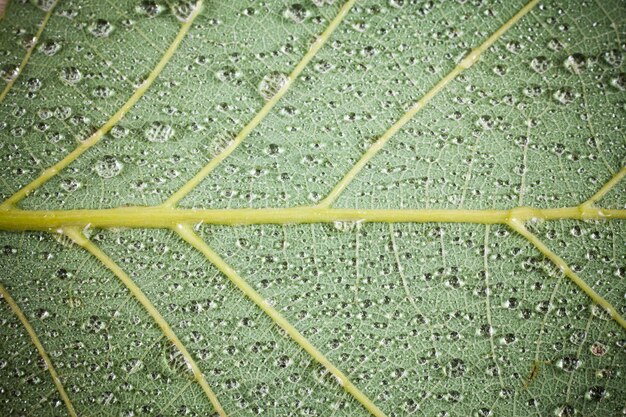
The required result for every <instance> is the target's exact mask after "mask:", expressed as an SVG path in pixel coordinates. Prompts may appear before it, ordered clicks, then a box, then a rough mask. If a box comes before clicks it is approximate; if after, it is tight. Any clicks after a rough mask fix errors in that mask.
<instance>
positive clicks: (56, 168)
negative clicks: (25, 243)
mask: <svg viewBox="0 0 626 417" xmlns="http://www.w3.org/2000/svg"><path fill="white" fill-rule="evenodd" d="M202 2H203V0H198V2H197V3H196V6H195V8H194V11H193V13H192V14H191V15H190V16H189V19H188V20H187V21H186V22H185V23H184V24H183V25H182V26H181V28H180V31H179V32H178V34H177V35H176V38H174V41H173V42H172V43H171V45H170V46H169V48H167V50H166V51H165V53H164V54H163V56H162V57H161V59H160V60H159V62H158V63H157V64H156V66H155V67H154V69H153V70H152V71H151V72H150V74H149V75H148V77H147V78H146V80H145V81H144V82H143V83H142V84H141V86H140V87H139V88H137V89H136V90H135V92H134V93H133V94H132V95H131V96H130V98H129V99H128V100H127V101H126V103H124V104H123V105H122V107H120V109H119V110H118V111H117V112H115V114H114V115H113V116H111V118H110V119H109V120H107V122H106V123H105V124H103V125H102V126H101V127H100V128H99V129H98V130H96V131H95V132H94V133H93V134H92V135H91V136H89V137H88V138H87V139H85V140H84V141H82V142H81V143H80V145H78V146H77V147H76V149H74V150H73V151H72V152H70V153H69V154H68V155H67V156H66V157H65V158H63V159H61V160H60V161H59V162H57V163H56V164H54V165H52V166H51V167H49V168H47V169H45V170H44V171H43V172H42V173H41V175H40V176H39V177H37V178H35V179H34V180H33V181H31V182H30V183H29V184H27V185H25V186H24V187H22V188H21V189H19V190H18V191H17V192H16V193H15V194H13V195H12V196H10V197H9V198H8V199H6V200H5V201H4V202H3V203H2V204H0V210H2V209H7V208H10V207H12V206H14V205H15V204H17V203H18V202H19V201H21V200H22V199H23V198H24V197H26V196H27V195H28V194H30V193H31V192H33V191H34V190H36V189H37V188H39V187H41V186H42V185H43V184H45V183H46V182H47V181H48V180H50V178H52V177H54V176H55V175H57V174H58V173H59V172H60V171H61V170H63V169H64V168H65V167H67V166H68V165H69V164H71V163H72V162H74V161H75V160H76V159H77V158H78V157H79V156H81V155H82V154H83V153H84V152H85V151H86V150H87V149H89V148H91V147H92V146H94V145H95V144H96V143H98V142H100V140H101V139H102V137H103V136H104V135H106V134H107V132H108V131H109V130H111V128H112V127H113V126H115V125H116V124H117V123H118V122H119V121H120V120H121V119H122V118H123V117H124V115H126V113H127V112H128V111H129V110H130V109H131V108H132V107H133V106H134V105H135V104H136V103H137V101H139V99H140V98H141V97H143V95H144V94H145V93H146V91H147V90H148V88H150V86H151V85H152V84H153V83H154V81H155V80H156V79H157V77H158V76H159V74H160V73H161V71H163V68H165V66H166V65H167V63H168V62H169V61H170V60H171V59H172V56H173V55H174V53H175V52H176V50H177V49H178V46H179V45H180V43H181V42H182V41H183V39H184V38H185V35H186V34H187V32H189V29H191V26H192V25H193V21H194V20H195V18H196V17H197V16H198V14H199V13H200V11H201V10H202Z"/></svg>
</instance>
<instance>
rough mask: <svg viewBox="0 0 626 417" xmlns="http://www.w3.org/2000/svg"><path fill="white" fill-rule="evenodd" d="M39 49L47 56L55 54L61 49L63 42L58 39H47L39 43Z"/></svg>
mask: <svg viewBox="0 0 626 417" xmlns="http://www.w3.org/2000/svg"><path fill="white" fill-rule="evenodd" d="M39 50H40V51H41V52H42V53H43V54H44V55H47V56H53V55H55V54H56V53H57V52H59V51H60V50H61V42H57V41H51V40H49V41H45V42H43V43H42V44H41V45H39Z"/></svg>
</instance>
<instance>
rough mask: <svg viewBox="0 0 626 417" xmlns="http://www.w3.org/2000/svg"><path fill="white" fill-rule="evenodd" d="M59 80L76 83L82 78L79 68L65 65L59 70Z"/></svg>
mask: <svg viewBox="0 0 626 417" xmlns="http://www.w3.org/2000/svg"><path fill="white" fill-rule="evenodd" d="M60 77H61V81H63V82H65V83H67V84H77V83H78V82H79V81H80V80H81V79H82V78H83V75H82V74H81V72H80V70H79V69H78V68H76V67H66V68H63V69H62V70H61V75H60Z"/></svg>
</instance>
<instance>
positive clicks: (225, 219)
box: [0, 206, 626, 231]
mask: <svg viewBox="0 0 626 417" xmlns="http://www.w3.org/2000/svg"><path fill="white" fill-rule="evenodd" d="M510 219H516V220H519V221H522V222H525V221H528V220H531V219H535V220H565V219H571V220H610V219H622V220H623V219H626V210H625V209H604V208H598V207H595V206H576V207H563V208H551V209H537V208H532V207H515V208H513V209H510V210H488V209H487V210H465V209H367V210H364V209H351V208H323V207H293V208H259V209H250V208H248V209H245V208H242V209H181V208H174V207H162V206H156V207H148V206H134V207H118V208H111V209H93V210H82V209H81V210H20V209H17V208H12V209H8V210H0V230H13V231H19V230H46V231H55V230H56V229H61V228H64V227H68V226H73V227H80V228H84V227H94V228H112V227H130V228H158V229H163V228H171V227H173V226H175V225H176V224H180V223H184V224H196V223H206V224H221V225H252V224H302V223H333V222H358V223H360V222H369V223H372V222H375V223H435V222H441V223H476V224H507V222H508V221H509V220H510Z"/></svg>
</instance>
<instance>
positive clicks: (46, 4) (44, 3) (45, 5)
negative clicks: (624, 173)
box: [37, 0, 56, 12]
mask: <svg viewBox="0 0 626 417" xmlns="http://www.w3.org/2000/svg"><path fill="white" fill-rule="evenodd" d="M55 3H56V0H37V7H39V8H40V9H41V10H43V11H44V12H48V11H50V9H52V6H54V4H55Z"/></svg>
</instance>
